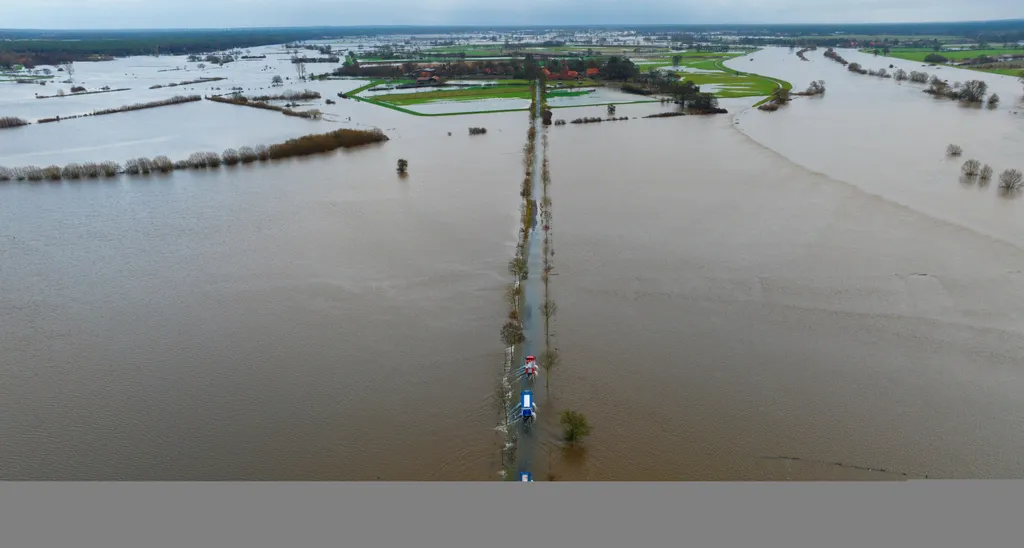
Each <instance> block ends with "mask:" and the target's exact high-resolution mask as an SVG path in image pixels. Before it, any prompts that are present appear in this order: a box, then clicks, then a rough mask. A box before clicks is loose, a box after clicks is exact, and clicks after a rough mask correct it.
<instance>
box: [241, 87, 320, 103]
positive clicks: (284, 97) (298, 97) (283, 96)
mask: <svg viewBox="0 0 1024 548" xmlns="http://www.w3.org/2000/svg"><path fill="white" fill-rule="evenodd" d="M319 98H320V92H318V91H312V90H308V89H305V90H302V91H286V92H284V93H279V94H277V95H259V96H256V97H250V98H249V100H250V101H309V100H312V99H319Z"/></svg>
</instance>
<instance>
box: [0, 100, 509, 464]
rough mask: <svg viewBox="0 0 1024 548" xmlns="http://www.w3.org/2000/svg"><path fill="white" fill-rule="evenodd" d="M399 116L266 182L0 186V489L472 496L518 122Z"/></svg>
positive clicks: (211, 179)
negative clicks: (382, 134) (353, 488)
mask: <svg viewBox="0 0 1024 548" xmlns="http://www.w3.org/2000/svg"><path fill="white" fill-rule="evenodd" d="M157 110H159V109H157ZM154 112H155V111H154ZM375 112H379V113H381V114H382V117H381V118H377V119H375V120H374V121H376V122H377V123H378V124H379V125H380V126H382V127H389V126H388V123H389V122H390V121H391V120H390V119H389V118H388V116H391V115H400V113H393V111H388V110H386V109H377V110H376V111H375ZM126 116H129V115H126ZM401 116H404V115H401ZM282 118H283V117H282ZM98 120H100V118H96V119H90V120H88V121H90V122H95V121H98ZM405 120H407V123H406V124H405V125H404V126H403V127H402V128H401V129H394V130H392V131H389V132H388V133H389V135H391V136H392V140H391V141H389V142H387V143H383V144H380V145H373V146H370V147H367V148H362V149H359V150H351V151H344V152H340V153H336V154H332V155H327V156H318V157H310V158H307V159H302V160H296V161H286V162H282V163H279V164H273V165H258V166H247V167H244V168H242V167H240V168H233V169H221V170H219V171H217V172H211V173H198V174H197V173H189V172H179V173H175V174H174V175H172V176H167V177H150V178H138V179H133V178H120V179H118V180H116V181H114V182H84V181H83V182H77V183H71V182H68V183H57V184H50V183H43V184H25V183H22V184H14V183H8V184H5V185H0V257H2V260H0V318H2V320H0V321H2V328H0V348H2V349H3V352H2V353H0V379H2V382H0V416H3V417H4V420H3V421H0V444H2V447H3V451H2V452H0V478H3V479H134V480H158V479H165V480H167V479H172V480H186V479H188V480H203V479H209V480H213V479H220V480H223V479H347V480H362V479H377V478H380V479H386V480H391V479H449V480H451V479H459V480H466V479H470V480H472V479H477V480H484V479H493V478H495V477H496V472H497V471H498V470H499V468H500V464H499V462H498V452H497V447H496V443H497V440H496V438H495V434H494V432H493V427H494V424H495V421H496V411H495V407H494V404H493V402H492V401H491V398H492V394H493V386H494V383H495V382H496V375H497V372H498V371H499V370H500V367H501V357H502V352H501V348H500V346H501V345H500V342H499V338H498V330H499V327H500V325H501V322H502V320H503V318H504V315H505V313H506V310H505V304H504V302H503V301H504V299H503V297H502V293H503V289H504V287H505V284H506V283H507V282H508V280H507V272H506V263H507V261H508V258H509V257H510V256H512V254H513V250H514V246H515V231H516V226H517V224H518V211H517V210H516V204H517V203H518V200H519V199H518V191H519V189H518V182H519V181H520V179H521V173H522V158H521V155H522V153H521V147H522V138H523V135H525V134H526V126H527V123H528V120H527V117H526V116H525V115H521V114H519V113H512V114H510V115H492V117H490V118H488V120H489V121H490V122H489V123H488V125H489V126H490V127H489V130H490V131H489V132H488V134H487V135H486V136H483V137H482V138H477V137H473V138H471V137H469V136H468V135H467V134H466V127H467V122H466V121H465V120H460V119H456V118H448V119H424V118H415V117H408V116H406V117H405ZM30 129H39V128H34V127H33V128H30ZM449 131H451V132H452V133H453V135H452V136H450V137H449V136H448V132H449ZM400 157H402V158H406V159H408V160H409V164H410V174H409V175H408V177H406V178H399V177H398V176H397V175H396V174H395V167H394V166H395V162H396V160H397V159H398V158H400Z"/></svg>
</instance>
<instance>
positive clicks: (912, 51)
mask: <svg viewBox="0 0 1024 548" xmlns="http://www.w3.org/2000/svg"><path fill="white" fill-rule="evenodd" d="M861 51H862V52H864V53H872V52H873V51H874V50H871V49H862V50H861ZM932 53H938V54H939V55H941V56H943V57H945V58H946V59H951V60H954V61H959V60H961V59H973V58H974V57H981V56H982V55H988V56H990V57H998V56H1000V55H1013V54H1016V55H1024V49H972V50H965V51H934V50H931V49H924V48H894V49H892V50H890V52H889V57H895V58H897V59H906V60H908V61H920V62H922V63H924V62H925V61H924V58H925V57H927V56H928V55H930V54H932ZM879 57H881V55H879Z"/></svg>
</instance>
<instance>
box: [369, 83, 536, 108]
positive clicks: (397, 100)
mask: <svg viewBox="0 0 1024 548" xmlns="http://www.w3.org/2000/svg"><path fill="white" fill-rule="evenodd" d="M529 98H530V88H529V86H480V87H472V88H461V89H451V90H438V91H426V92H421V93H391V94H388V95H377V96H375V97H374V99H375V100H376V101H378V102H382V103H391V104H392V105H420V104H423V103H432V102H434V101H477V100H481V99H529Z"/></svg>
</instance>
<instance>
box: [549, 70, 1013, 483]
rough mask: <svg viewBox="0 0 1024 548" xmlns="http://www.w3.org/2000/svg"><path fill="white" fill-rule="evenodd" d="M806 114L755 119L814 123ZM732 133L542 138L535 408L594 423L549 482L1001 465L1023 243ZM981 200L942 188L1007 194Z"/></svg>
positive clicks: (840, 474) (1009, 413) (697, 128)
mask: <svg viewBox="0 0 1024 548" xmlns="http://www.w3.org/2000/svg"><path fill="white" fill-rule="evenodd" d="M751 70H752V69H751ZM829 93H831V91H830V92H829ZM922 95H923V94H922ZM831 99H832V97H831V96H830V97H826V98H825V99H824V100H823V102H822V103H821V104H824V102H825V101H829V100H831ZM918 100H920V101H923V102H925V103H926V104H927V103H928V102H929V101H930V99H929V98H927V97H920V98H918ZM729 106H730V108H733V107H734V105H729ZM933 106H934V108H936V109H938V108H946V107H950V106H951V107H952V108H956V106H955V105H933ZM804 107H805V105H803V104H800V103H799V102H794V104H793V105H791V106H790V107H787V108H788V111H779V112H778V113H775V114H773V115H771V116H773V118H772V119H771V123H775V124H778V125H779V126H780V127H784V126H786V124H788V123H789V119H788V118H787V117H794V118H798V119H799V117H807V116H814V114H812V113H810V112H803V111H802V110H801V109H803V108H804ZM643 108H645V109H651V108H657V107H643ZM620 110H626V109H625V108H623V107H620ZM638 111H640V109H639V108H632V109H630V110H629V112H630V113H637V112H638ZM594 112H595V113H596V110H595V111H594ZM811 112H813V111H811ZM581 115H582V114H581ZM936 115H938V114H936ZM762 123H764V124H768V123H769V122H768V121H765V122H762ZM851 124H852V122H851ZM731 125H733V120H732V119H731V116H716V117H685V118H667V119H654V120H630V121H629V122H625V123H616V124H593V125H587V126H573V125H569V126H565V127H561V128H555V129H553V130H552V131H551V134H550V145H549V151H548V153H549V156H550V158H551V170H552V190H551V192H552V196H553V202H554V208H553V212H554V220H555V222H554V225H555V231H556V235H557V238H556V242H557V243H556V245H555V252H556V257H555V261H554V264H555V271H556V272H557V277H556V278H553V279H555V280H557V283H555V284H553V285H552V288H553V289H552V293H553V298H554V299H555V300H556V302H557V303H558V310H559V312H558V318H557V327H556V331H557V344H558V346H559V348H560V351H561V354H562V358H563V361H564V364H563V366H562V369H561V370H560V371H557V372H556V373H555V376H554V377H553V379H552V387H551V395H550V396H549V400H551V403H549V405H548V407H552V406H557V407H558V408H559V409H562V408H572V409H577V410H579V411H582V412H584V413H585V414H586V415H587V416H588V417H589V418H590V422H591V423H592V425H593V427H594V432H593V434H592V436H591V438H590V439H589V440H588V441H587V443H586V444H585V446H586V449H585V451H583V452H582V453H583V454H578V453H579V452H577V453H573V454H565V455H562V454H560V452H559V451H558V450H557V449H555V450H553V451H551V453H552V455H551V457H550V458H551V462H552V466H553V470H552V472H553V473H554V474H555V476H556V477H557V478H559V479H566V480H578V479H588V480H781V479H900V478H903V477H904V476H902V475H901V474H907V475H908V476H909V477H923V476H926V475H927V476H928V477H944V478H1017V477H1020V476H1021V474H1022V470H1024V401H1022V400H1021V398H1020V396H1019V395H1020V394H1021V391H1022V390H1024V368H1022V365H1021V364H1022V357H1024V338H1022V337H1021V335H1022V333H1024V317H1022V315H1021V312H1020V311H1021V310H1022V305H1024V274H1022V272H1024V252H1022V251H1021V249H1020V248H1018V247H1016V246H1014V245H1011V244H1009V243H1006V242H1004V241H1001V240H1000V239H996V238H993V237H990V236H988V235H985V234H982V233H979V232H976V231H973V230H971V229H969V228H966V227H964V226H962V225H958V224H955V223H952V222H949V221H947V220H944V219H941V218H936V217H933V216H929V215H928V214H926V213H923V212H920V211H916V210H914V209H912V208H909V207H906V206H904V205H901V204H898V203H895V202H893V201H889V200H887V199H885V198H882V197H879V196H877V195H872V194H869V193H867V192H865V191H863V190H860V189H859V188H858V187H857V186H855V185H854V184H852V183H849V182H843V181H839V180H835V179H831V178H828V177H826V176H824V175H821V174H815V173H812V172H809V171H808V170H806V169H804V168H803V167H800V166H798V165H796V164H794V163H792V162H790V161H788V160H787V159H786V158H784V157H782V156H780V155H779V154H777V153H775V152H773V151H772V150H769V149H768V148H766V147H765V146H763V145H761V144H760V143H758V142H756V141H754V140H752V139H751V138H749V137H747V136H746V135H744V134H743V133H741V132H740V131H735V130H734V129H733V128H731V127H730V126H731ZM940 138H941V137H940ZM814 139H815V137H814V135H813V134H811V135H808V136H807V137H806V139H805V140H804V141H801V143H802V144H805V145H807V146H813V141H814ZM878 139H879V143H878V144H877V147H879V148H881V147H885V146H892V147H896V146H899V143H889V142H886V141H884V136H879V137H878ZM831 142H832V143H834V144H835V145H837V146H838V147H839V150H841V149H842V146H843V145H844V144H846V143H844V142H843V140H842V139H840V138H836V137H834V136H833V137H832V138H831ZM794 146H795V145H794ZM594 150H604V151H617V153H616V154H607V153H606V154H594V153H593V151H594ZM940 152H941V151H940ZM819 153H823V152H822V151H820V149H819ZM819 161H820V162H825V163H827V161H828V159H827V158H819ZM835 161H836V162H842V159H841V158H837V159H836V160H835ZM878 167H879V169H883V168H884V167H885V166H884V165H882V166H878ZM894 168H898V169H906V168H905V166H894ZM908 184H912V183H908ZM944 184H946V185H947V186H952V187H953V189H954V190H956V191H961V190H963V189H961V188H958V185H959V183H958V182H957V180H956V178H953V179H952V180H950V181H944ZM988 190H989V192H990V193H993V194H994V193H995V189H994V188H992V187H990V188H989V189H988ZM921 192H926V190H922V191H921ZM936 192H944V191H943V190H938V191H936ZM978 195H979V193H978V192H969V193H968V196H967V197H962V196H961V197H958V198H957V199H958V200H960V201H967V200H970V199H979V200H988V201H989V202H991V203H995V204H997V206H998V207H1002V208H1006V209H1016V210H1019V209H1020V208H1021V207H1024V203H1022V202H1020V201H1016V200H1005V199H1004V200H1002V201H1001V202H996V201H995V200H996V197H993V196H989V197H984V198H978ZM987 203H988V202H987ZM1022 214H1024V211H1017V213H1016V215H1015V217H1020V216H1021V215H1022ZM1015 222H1016V221H1013V222H1007V224H1006V225H1005V227H1003V228H1004V231H1005V233H1006V235H1007V237H1008V238H1009V237H1012V236H1014V234H1015V233H1014V228H1015ZM552 430H553V428H552ZM775 457H787V458H789V459H800V460H787V459H778V458H775ZM827 463H843V464H845V465H847V466H848V467H840V466H836V465H834V464H827ZM853 467H863V468H871V469H876V470H877V469H884V470H887V471H890V472H892V473H880V472H871V471H865V470H861V469H858V468H853Z"/></svg>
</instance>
